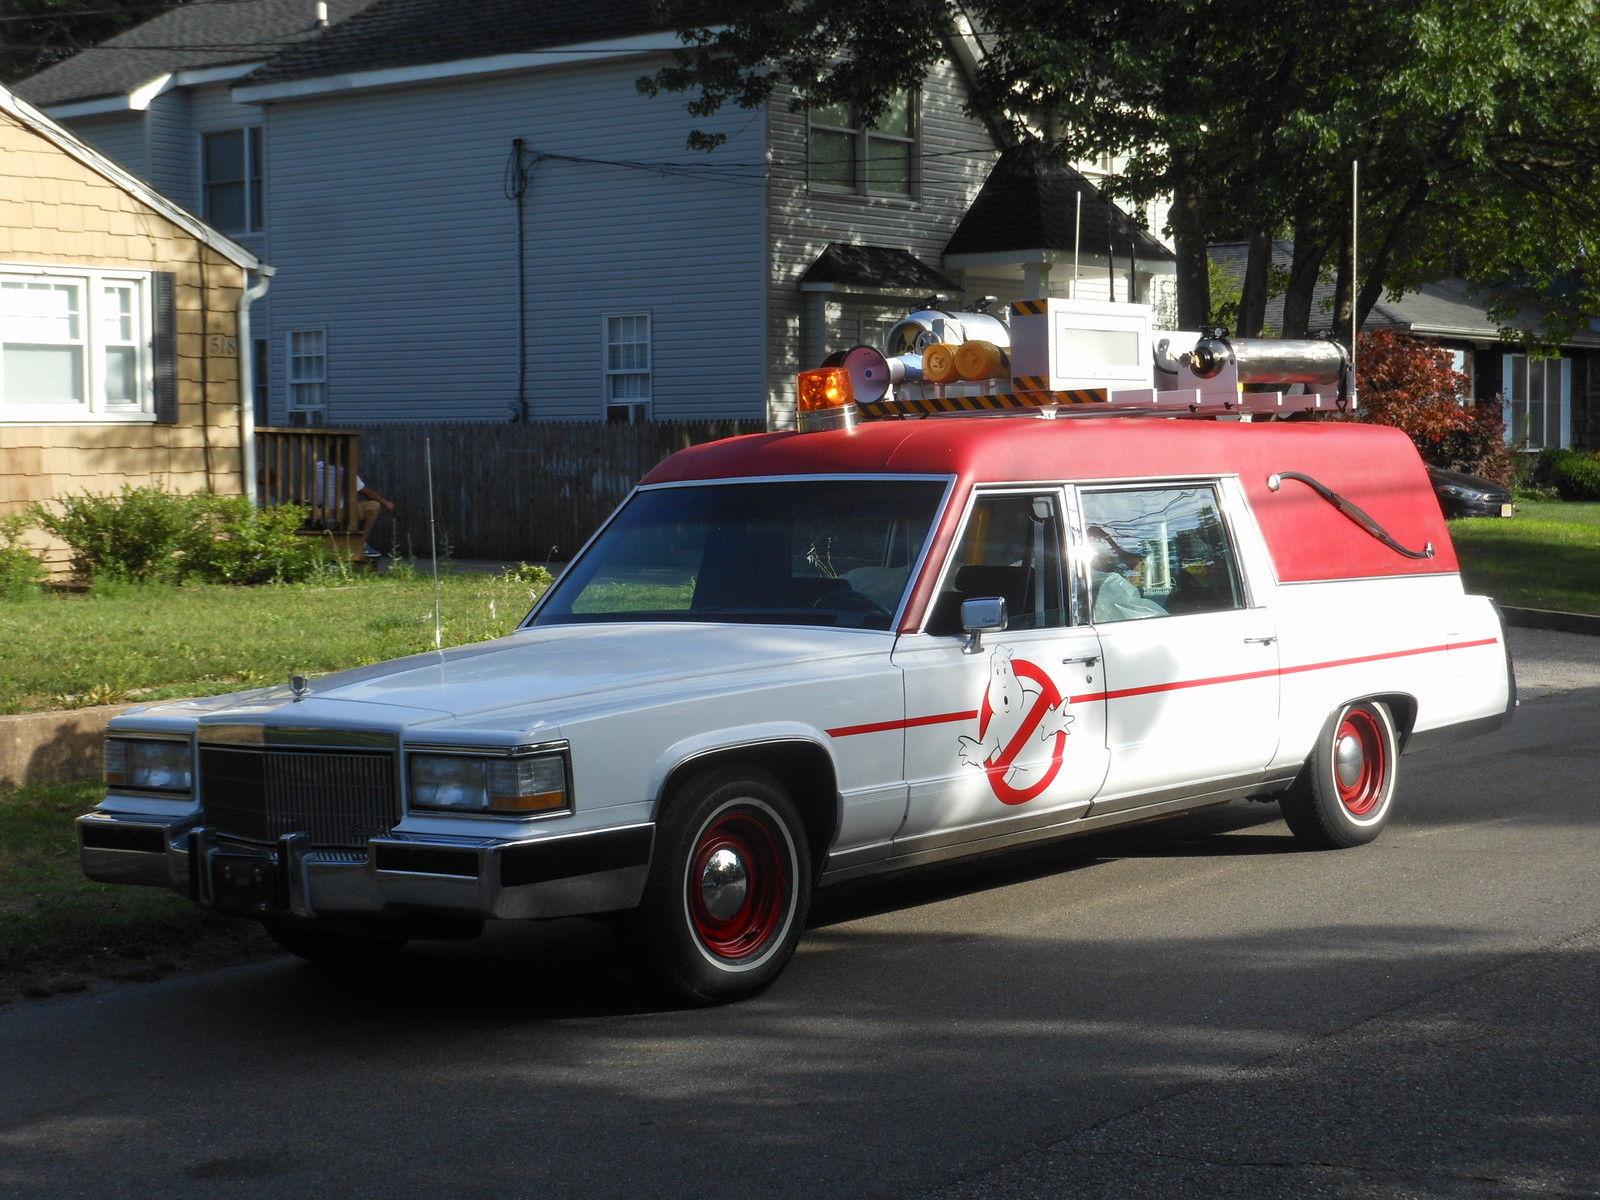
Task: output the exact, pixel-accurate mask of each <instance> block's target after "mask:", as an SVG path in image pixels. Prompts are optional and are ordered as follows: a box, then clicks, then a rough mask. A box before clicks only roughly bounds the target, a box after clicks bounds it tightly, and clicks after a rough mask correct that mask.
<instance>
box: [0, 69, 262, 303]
mask: <svg viewBox="0 0 1600 1200" xmlns="http://www.w3.org/2000/svg"><path fill="white" fill-rule="evenodd" d="M0 112H3V113H6V114H7V115H8V116H11V117H13V118H15V119H16V120H17V121H18V122H19V123H20V124H21V125H22V126H23V127H24V128H27V129H31V130H32V131H33V132H34V133H37V134H38V135H39V136H40V137H42V138H44V139H45V140H46V141H49V142H51V143H53V144H54V145H55V146H56V147H57V148H59V149H60V150H61V151H62V152H63V153H65V154H68V155H70V156H71V157H73V158H75V159H77V160H78V161H79V162H80V163H82V164H83V165H84V166H86V167H88V168H89V169H90V170H91V171H93V172H95V173H96V174H97V175H100V176H102V177H103V178H105V179H107V180H109V181H110V182H111V183H113V184H115V185H116V186H117V187H119V188H121V189H122V190H123V191H125V192H127V193H128V194H129V195H130V196H132V197H133V198H134V199H136V200H138V201H139V202H141V203H142V204H144V205H146V206H147V207H149V208H151V209H153V210H154V211H155V212H158V213H160V214H161V215H162V216H163V217H165V218H166V219H167V220H169V221H171V222H172V223H173V224H174V225H177V226H178V227H179V228H181V229H183V230H185V231H187V232H188V233H190V234H192V235H193V236H194V237H195V238H197V239H198V240H199V241H202V242H204V243H205V244H206V245H207V246H210V247H211V248H212V249H213V250H215V251H216V252H217V253H218V254H220V255H222V256H223V257H224V258H226V259H228V260H229V261H230V262H233V263H236V264H238V265H239V266H241V267H243V268H244V269H245V270H247V271H255V270H261V271H263V272H264V273H266V274H269V275H270V274H271V273H272V268H271V267H263V266H262V264H261V260H260V259H258V258H257V257H256V256H255V255H254V254H251V253H250V251H248V250H246V249H245V248H244V247H243V246H241V245H239V243H238V242H236V241H234V240H233V239H232V238H229V237H227V236H226V235H224V234H222V233H219V232H218V231H217V230H215V229H213V228H211V226H209V225H207V224H206V223H205V222H204V221H202V220H201V219H200V218H199V217H197V216H195V215H194V214H193V213H191V212H189V211H188V210H187V209H184V208H181V207H180V206H178V205H177V204H174V203H173V202H172V201H171V200H168V199H167V198H166V197H165V196H163V195H162V194H161V193H160V192H157V191H155V190H153V189H152V188H151V187H149V185H147V184H144V183H141V182H140V181H139V180H137V179H135V178H134V177H133V176H132V175H130V174H128V173H127V172H126V171H124V170H123V169H122V168H121V167H119V166H117V164H116V163H114V162H112V161H111V160H110V159H109V158H107V157H106V156H105V155H103V154H101V153H100V152H99V151H97V150H93V149H91V148H90V147H89V146H87V145H85V144H84V143H83V142H80V141H79V140H78V139H77V138H76V137H74V136H73V135H72V134H71V133H69V132H68V131H67V130H66V129H64V128H62V127H61V126H60V125H58V124H56V123H55V122H54V121H52V120H51V119H50V118H49V117H47V116H45V115H44V114H43V113H42V112H40V111H39V110H38V109H36V108H34V107H33V105H31V104H29V103H28V102H27V101H26V100H23V99H21V98H19V97H17V96H15V95H13V94H12V93H11V92H10V91H8V90H7V89H6V88H3V87H0Z"/></svg>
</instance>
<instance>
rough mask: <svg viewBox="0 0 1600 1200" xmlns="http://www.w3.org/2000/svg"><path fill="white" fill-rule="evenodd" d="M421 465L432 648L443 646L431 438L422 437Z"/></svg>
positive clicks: (437, 529)
mask: <svg viewBox="0 0 1600 1200" xmlns="http://www.w3.org/2000/svg"><path fill="white" fill-rule="evenodd" d="M422 465H423V470H424V472H425V473H426V474H427V476H428V546H429V548H430V550H431V551H432V553H433V648H434V649H435V650H439V649H442V648H443V647H444V632H443V629H442V626H441V622H440V619H439V528H438V526H437V525H436V524H435V523H434V519H433V439H432V438H423V439H422Z"/></svg>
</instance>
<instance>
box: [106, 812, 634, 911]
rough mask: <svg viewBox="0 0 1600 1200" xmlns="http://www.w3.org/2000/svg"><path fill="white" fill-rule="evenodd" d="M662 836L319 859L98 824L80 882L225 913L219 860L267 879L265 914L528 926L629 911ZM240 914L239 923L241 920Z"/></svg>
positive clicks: (146, 821)
mask: <svg viewBox="0 0 1600 1200" xmlns="http://www.w3.org/2000/svg"><path fill="white" fill-rule="evenodd" d="M654 836H655V826H654V825H649V824H643V825H625V826H621V827H619V828H615V829H602V830H592V831H586V832H581V833H568V834H556V835H552V836H549V837H541V838H537V839H530V840H525V841H496V840H490V839H461V838H453V839H443V838H419V837H414V836H406V835H390V836H388V837H381V838H373V839H371V840H370V841H369V842H368V843H367V847H366V849H365V850H334V849H325V848H320V847H314V846H311V845H310V844H309V842H308V841H307V839H306V837H305V835H303V834H295V835H291V836H289V837H284V838H280V839H278V840H277V841H276V842H273V843H271V844H259V843H250V842H237V841H233V840H230V839H223V838H219V837H218V836H217V835H216V834H214V833H213V832H212V831H210V830H208V829H206V828H205V827H204V826H201V825H196V824H194V823H192V822H189V821H180V822H176V823H172V824H161V823H160V822H159V821H156V820H154V819H152V818H151V817H149V816H145V815H138V816H134V815H129V814H118V813H107V812H93V813H89V814H87V815H86V816H82V817H79V818H78V844H79V847H80V852H81V855H82V861H83V872H84V874H85V875H87V876H88V877H89V878H90V879H94V880H99V881H100V882H102V883H134V884H144V885H147V886H152V887H164V888H170V889H171V890H173V891H175V892H179V893H182V894H183V895H186V896H188V897H189V898H190V899H191V900H194V901H195V902H196V903H198V904H201V905H204V906H206V907H208V908H210V907H218V908H220V907H227V906H226V905H225V904H223V903H220V902H219V900H220V898H219V896H218V894H217V890H216V889H217V874H216V871H215V870H214V860H215V859H216V858H217V856H218V855H219V854H221V855H224V856H226V857H227V858H228V860H229V863H230V864H233V863H237V862H238V861H239V860H240V857H241V856H242V857H243V858H244V859H246V860H250V859H251V857H252V856H254V858H256V859H259V861H260V862H261V863H262V864H263V866H267V867H270V877H271V878H272V879H273V880H274V881H275V882H274V889H275V893H276V894H275V896H274V897H273V903H272V906H271V908H270V910H264V912H263V915H265V911H271V912H273V913H282V914H287V915H292V916H296V917H302V918H315V917H321V916H336V915H347V914H384V915H400V914H406V913H448V914H456V915H461V916H469V917H489V918H499V919H527V918H545V917H567V916H580V915H586V914H590V913H603V912H615V911H617V910H619V909H626V908H633V907H634V906H635V905H637V904H638V903H639V898H640V896H641V895H642V894H643V891H644V884H645V877H646V875H647V874H648V873H649V869H650V849H651V844H652V842H653V840H654ZM235 911H237V910H236V909H235Z"/></svg>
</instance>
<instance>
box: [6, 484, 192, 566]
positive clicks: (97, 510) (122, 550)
mask: <svg viewBox="0 0 1600 1200" xmlns="http://www.w3.org/2000/svg"><path fill="white" fill-rule="evenodd" d="M33 511H34V516H35V519H36V520H37V521H38V522H39V524H40V525H42V526H43V527H44V528H45V529H47V530H49V531H50V532H51V533H53V534H55V535H56V537H58V538H60V539H61V540H62V541H63V542H65V543H66V544H67V548H68V549H69V550H71V551H72V567H73V570H75V571H76V572H77V573H78V574H79V575H81V576H83V577H84V578H85V579H91V580H93V579H99V578H107V579H116V580H127V581H131V582H139V583H144V582H150V581H155V580H165V579H172V578H175V577H176V575H177V569H178V560H177V554H178V548H179V544H180V542H181V541H182V539H183V537H184V534H185V533H186V531H187V530H188V527H189V524H190V520H191V517H190V511H191V501H190V499H189V497H187V496H178V495H174V494H173V493H171V492H167V491H165V490H163V489H162V488H159V487H153V486H152V487H138V488H136V487H127V486H124V487H123V489H122V491H121V492H119V493H117V494H116V495H104V494H95V493H92V492H84V493H82V494H80V495H77V496H67V497H65V498H64V499H62V500H61V501H59V509H53V508H50V507H49V506H47V505H42V504H41V505H37V506H36V507H35V508H34V510H33Z"/></svg>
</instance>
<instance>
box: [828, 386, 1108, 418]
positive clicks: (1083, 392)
mask: <svg viewBox="0 0 1600 1200" xmlns="http://www.w3.org/2000/svg"><path fill="white" fill-rule="evenodd" d="M1105 399H1106V393H1105V391H1104V390H1103V389H1101V388H1074V389H1072V390H1071V391H1061V392H1045V391H1040V392H1001V393H1000V394H999V395H996V396H924V397H922V398H921V399H918V400H880V401H877V402H875V403H871V404H861V405H859V406H858V407H859V408H860V409H861V414H862V415H863V416H865V417H902V416H910V415H933V414H941V413H970V412H1006V411H1014V410H1016V409H1024V408H1051V407H1056V406H1061V405H1067V404H1102V403H1104V402H1105Z"/></svg>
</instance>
